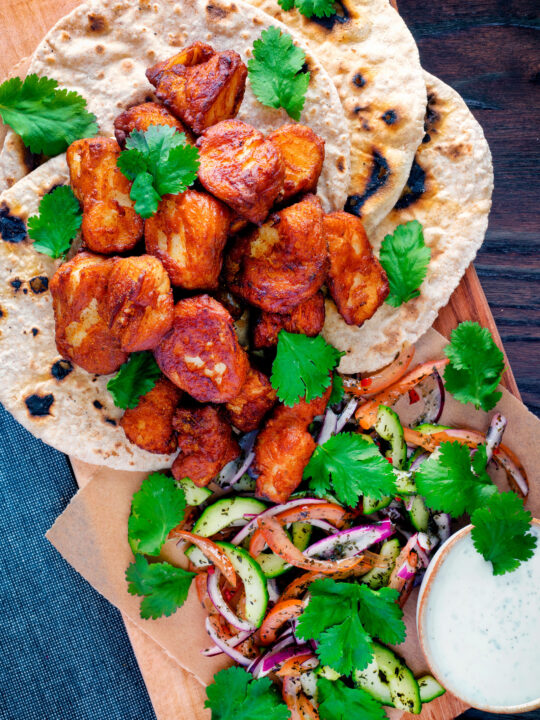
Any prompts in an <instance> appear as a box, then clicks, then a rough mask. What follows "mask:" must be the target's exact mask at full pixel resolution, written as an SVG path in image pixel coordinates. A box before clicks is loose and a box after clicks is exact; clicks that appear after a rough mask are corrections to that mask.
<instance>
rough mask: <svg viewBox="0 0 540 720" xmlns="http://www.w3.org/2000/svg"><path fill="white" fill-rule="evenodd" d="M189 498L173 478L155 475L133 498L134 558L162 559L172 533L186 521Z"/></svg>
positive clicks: (131, 535) (130, 534) (131, 534)
mask: <svg viewBox="0 0 540 720" xmlns="http://www.w3.org/2000/svg"><path fill="white" fill-rule="evenodd" d="M185 508H186V496H185V495H184V491H183V490H182V488H181V487H179V486H178V485H177V484H176V482H175V481H174V479H173V478H172V477H168V476H167V475H163V473H152V474H151V475H149V476H148V477H147V478H146V479H145V480H143V482H142V485H141V488H140V490H138V491H137V492H136V493H135V494H134V495H133V500H132V501H131V513H130V516H129V520H128V540H129V544H130V546H131V549H132V550H133V554H134V555H136V554H137V553H144V554H145V555H159V552H160V550H161V548H162V547H163V543H164V542H165V540H166V539H167V535H168V534H169V532H170V531H171V530H172V529H173V528H174V527H176V526H177V525H178V524H179V523H181V522H182V520H183V519H184V510H185Z"/></svg>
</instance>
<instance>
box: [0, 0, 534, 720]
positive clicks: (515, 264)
mask: <svg viewBox="0 0 540 720" xmlns="http://www.w3.org/2000/svg"><path fill="white" fill-rule="evenodd" d="M77 4H79V3H78V0H0V40H1V47H2V53H1V54H0V77H5V76H7V75H11V74H12V73H13V70H14V68H15V66H16V65H17V64H18V63H19V62H20V61H21V60H22V59H23V58H26V57H28V56H29V55H30V54H31V53H32V51H33V50H34V48H35V46H36V44H37V42H38V41H39V40H40V38H41V37H42V36H43V35H44V34H45V32H46V31H47V30H48V29H49V28H50V27H51V26H52V25H53V24H54V23H55V22H56V21H57V20H58V19H59V18H60V17H62V16H63V15H65V14H66V13H67V12H69V10H71V9H72V8H73V7H75V6H76V5H77ZM502 5H504V3H502V4H501V3H500V2H497V0H492V1H487V0H471V2H468V1H467V2H466V1H465V0H450V1H449V0H446V2H442V0H441V1H440V2H439V1H437V2H431V3H430V4H427V3H417V2H416V0H400V3H399V7H400V12H401V13H402V14H403V15H404V17H405V18H406V19H407V20H408V21H409V22H410V23H411V24H412V29H413V32H416V33H417V36H418V37H419V38H420V48H421V51H422V56H423V57H424V55H427V56H428V57H429V59H430V61H431V60H432V56H433V62H428V63H426V67H427V69H428V70H430V71H432V72H434V73H435V74H438V75H439V76H440V77H442V78H443V79H446V80H447V81H450V84H453V85H454V87H457V89H458V90H459V89H460V86H459V83H455V82H452V80H455V78H456V77H458V78H465V79H466V78H467V77H468V75H467V72H468V70H467V67H468V66H467V53H463V52H462V48H461V47H460V46H459V45H456V46H454V52H453V53H452V55H451V57H449V56H448V55H447V54H444V56H443V54H442V53H440V47H441V43H442V44H444V43H449V42H450V41H451V38H453V37H454V36H455V35H456V34H458V33H459V32H461V30H460V28H461V27H466V28H467V32H471V27H472V25H471V22H472V19H476V18H477V17H478V13H477V12H476V8H477V6H478V7H481V8H486V12H487V11H488V10H489V12H491V15H489V18H488V19H489V21H490V22H486V27H492V23H491V20H492V19H493V18H495V17H496V13H497V12H502V13H504V12H505V10H500V11H499V10H498V8H500V7H501V6H502ZM510 5H512V6H514V5H515V6H516V8H517V10H516V12H522V11H523V12H525V10H526V8H527V7H529V8H530V9H531V11H532V10H533V5H535V0H521V2H518V3H513V2H510ZM518 6H519V7H518ZM523 8H525V10H523ZM481 17H482V18H483V17H484V16H483V15H482V16H481ZM460 23H461V24H460ZM490 23H491V24H490ZM512 27H513V28H514V29H513V30H512V33H514V32H515V27H514V26H512ZM518 29H519V28H518ZM434 37H435V38H438V39H437V40H435V42H434V43H433V42H432V40H433V38H434ZM486 37H487V40H486ZM492 37H493V41H492V42H491V45H490V42H489V32H488V35H487V36H483V39H482V42H483V43H484V46H485V48H486V49H485V52H486V53H487V54H489V52H490V50H489V48H491V54H492V56H494V55H495V54H496V52H497V48H496V43H499V42H500V37H499V35H497V36H495V35H493V36H492ZM510 41H511V42H514V43H516V42H517V40H516V38H515V36H514V34H512V36H511V39H510ZM458 42H459V41H458ZM463 42H470V41H469V40H467V38H465V40H463ZM517 44H518V45H519V43H517ZM515 47H516V45H515V44H514V49H515ZM456 48H457V50H456ZM520 50H521V45H520ZM438 55H441V57H440V58H439V57H438ZM527 57H528V56H527ZM458 65H459V67H460V69H459V70H456V67H457V66H458ZM487 67H489V63H488V64H487ZM23 68H24V64H22V65H21V66H20V68H16V70H17V71H19V73H23V72H24V71H23ZM474 69H475V68H474V67H473V70H474ZM532 71H533V69H531V72H532ZM454 73H457V76H456V75H455V74H454ZM536 73H537V74H536V77H537V80H536V82H537V83H538V82H539V81H540V66H538V67H537V68H536ZM485 75H489V73H488V72H487V71H486V72H485V73H484V75H482V74H480V78H479V79H478V83H480V85H482V82H484V80H482V78H484V76H485ZM475 77H476V76H475ZM533 77H534V75H533ZM485 82H487V80H485ZM478 83H477V84H478ZM475 87H476V85H473V86H471V89H474V88H475ZM482 87H483V86H482ZM471 91H472V90H471ZM473 94H474V93H473ZM478 102H480V101H478ZM520 102H521V104H520V105H519V107H520V108H521V107H522V104H523V102H525V104H526V102H527V100H526V98H525V99H523V98H521V99H520ZM473 107H479V106H478V105H474V104H473ZM505 109H506V108H503V110H505ZM479 119H480V121H481V122H482V123H484V117H483V116H479ZM506 119H507V118H506ZM524 122H525V124H526V123H527V121H526V120H524ZM495 125H496V122H495V123H493V124H490V123H488V132H487V135H488V139H490V141H491V142H492V147H493V138H492V137H490V132H489V130H490V129H491V128H493V132H494V136H495V142H497V141H498V139H499V136H498V135H497V133H496V132H495V129H494V128H495ZM522 130H523V124H522V125H521V126H520V125H519V124H517V125H516V128H515V130H514V136H515V139H516V141H518V142H521V141H522V139H523V137H524V135H525V136H526V137H525V141H524V142H525V144H526V143H527V137H528V135H527V133H524V134H520V133H522ZM1 142H2V135H1V129H0V143H1ZM494 155H495V166H496V179H497V180H498V179H499V177H500V176H501V175H502V178H503V182H507V183H510V184H512V192H508V193H506V194H505V195H504V197H502V198H501V197H499V195H500V191H499V195H498V194H497V191H496V195H495V212H494V215H493V217H494V222H493V221H492V224H491V226H490V234H489V235H488V251H487V253H486V252H484V254H483V255H482V256H481V264H480V269H481V276H482V277H483V278H485V279H486V281H487V285H488V288H489V289H490V293H491V294H492V295H493V297H494V298H495V307H496V310H497V312H498V317H499V316H500V317H501V319H502V320H503V327H504V328H506V327H508V328H511V327H516V328H520V327H526V325H525V324H524V323H525V322H526V318H527V313H526V312H525V311H527V310H528V309H529V303H530V306H531V307H532V308H535V309H536V311H537V314H538V309H539V308H540V303H539V302H538V300H537V299H536V297H535V296H534V292H533V289H534V287H533V284H532V283H531V282H530V277H532V278H534V277H536V275H535V273H538V272H539V271H540V269H538V266H537V265H536V264H535V263H536V259H535V258H534V256H533V257H529V254H528V253H527V252H525V251H522V250H521V249H520V248H521V247H522V245H523V243H525V246H526V249H527V248H530V249H532V250H534V249H535V246H534V242H533V241H532V240H531V237H532V235H531V237H530V236H529V234H530V233H532V225H531V224H530V223H529V222H527V223H525V224H522V225H521V227H522V228H523V230H522V232H521V234H520V235H519V238H520V240H519V242H521V243H522V245H519V243H518V247H517V250H516V249H515V247H514V245H515V244H513V243H512V241H511V238H512V233H513V232H514V231H516V232H517V228H519V227H520V223H519V217H520V204H519V203H520V202H523V198H525V199H526V203H528V208H529V211H531V210H532V209H533V208H534V207H535V206H534V205H533V204H532V202H531V203H529V198H531V197H534V187H533V186H534V183H533V182H532V179H533V178H532V172H529V175H530V177H529V179H528V180H527V178H526V172H524V169H525V170H527V169H529V171H530V170H531V168H532V167H534V166H532V165H530V164H529V156H528V155H527V152H526V148H523V154H522V155H520V156H519V163H518V167H517V168H514V167H513V166H512V165H511V163H510V162H508V163H506V164H505V160H504V159H505V157H506V155H504V154H503V156H502V160H501V167H502V171H499V172H498V170H499V168H498V167H497V160H498V154H497V152H495V153H494ZM514 174H518V175H519V177H520V179H521V180H522V184H521V185H520V184H518V185H517V187H516V185H515V184H513V179H514ZM529 181H530V182H529ZM531 188H532V195H531ZM497 202H499V203H500V204H501V206H502V210H501V209H500V207H499V208H497ZM507 210H509V212H507ZM511 217H513V218H514V221H515V227H514V225H513V224H512V220H511ZM505 233H507V235H505ZM527 233H529V234H527ZM506 237H508V240H509V246H510V250H511V251H512V248H514V250H513V252H514V255H516V254H517V255H516V257H514V255H512V256H511V257H508V256H507V255H505V252H507V251H508V248H506V246H505V245H504V239H505V238H506ZM499 251H500V257H501V258H502V260H501V263H500V264H501V265H504V266H505V268H507V269H506V270H505V271H504V273H501V278H500V279H498V276H497V269H498V264H497V262H498V258H499ZM493 258H494V260H493ZM503 260H504V261H505V262H503ZM507 260H509V262H506V261H507ZM523 265H525V268H526V267H527V266H528V268H529V273H528V275H527V273H526V272H525V268H523ZM521 268H523V273H522V275H520V270H521ZM490 273H491V274H490ZM529 276H530V277H529ZM494 278H495V279H494ZM522 280H524V281H525V283H527V282H529V285H527V284H525V286H524V287H525V290H524V292H523V293H522V294H520V290H519V287H518V288H517V290H516V285H517V284H518V283H520V282H521V281H522ZM501 283H502V284H504V283H506V284H507V285H508V287H506V286H504V289H502V285H501ZM501 290H502V292H501ZM501 298H502V299H501ZM503 302H504V303H505V304H501V303H503ZM509 311H511V312H509ZM514 311H516V314H517V315H518V317H514ZM504 313H506V315H505V314H504ZM509 315H512V317H509ZM465 319H477V320H479V321H480V322H481V323H482V324H483V325H485V326H487V327H489V328H490V330H491V331H492V332H493V334H494V336H495V337H496V339H497V340H498V342H499V343H500V336H499V333H498V331H497V327H496V325H495V321H494V319H493V315H492V314H491V312H490V309H489V306H488V304H487V301H486V298H485V295H484V292H483V290H482V287H481V285H480V282H479V280H478V276H477V273H476V272H475V270H474V268H473V267H470V268H469V269H468V271H467V273H466V275H465V276H464V278H463V280H462V282H461V284H460V286H459V288H458V289H457V290H456V292H455V293H454V295H453V296H452V298H451V300H450V302H449V304H448V306H447V307H446V308H444V309H443V310H442V311H441V313H440V314H439V318H438V320H437V323H436V327H437V329H438V330H439V331H440V332H442V333H443V334H445V335H447V336H448V334H449V332H450V331H451V329H452V328H453V327H455V326H456V324H457V322H459V321H461V320H465ZM505 321H506V324H504V322H505ZM512 321H514V323H515V324H514V325H513V324H512ZM519 323H521V324H519ZM537 335H538V333H537ZM535 337H536V336H535ZM505 339H506V340H507V341H510V342H511V347H512V353H511V359H512V360H513V361H514V360H515V359H516V360H517V363H518V367H519V371H520V372H519V375H518V376H519V377H521V376H522V374H523V376H524V377H526V378H527V381H526V382H527V383H528V384H526V385H525V387H526V390H527V393H528V395H530V396H531V397H532V398H533V401H534V402H533V403H532V405H533V408H534V409H538V408H540V386H538V387H537V386H536V385H535V384H534V382H536V380H534V381H530V380H529V379H528V378H529V377H530V374H529V370H528V367H527V362H526V358H525V354H524V353H522V352H521V349H520V348H521V346H520V345H519V344H518V343H517V342H516V343H515V342H513V338H512V336H511V335H508V334H506V335H505ZM532 377H533V378H534V376H532ZM503 382H504V384H505V385H506V387H507V388H508V389H509V390H510V391H511V392H513V393H514V394H515V395H518V396H519V392H518V388H517V385H516V381H515V379H514V376H513V374H512V371H511V370H510V368H509V369H508V371H507V373H506V375H505V377H504V379H503ZM531 382H532V384H531ZM72 465H73V468H74V471H75V474H76V477H77V480H78V482H79V484H80V485H83V484H85V483H86V482H88V481H89V480H90V478H91V476H92V474H93V472H95V468H94V467H93V466H90V465H87V464H85V463H81V462H80V461H77V460H73V461H72ZM126 628H127V631H128V634H129V637H130V640H131V643H132V645H133V649H134V651H135V654H136V656H137V659H138V662H139V665H140V668H141V672H142V675H143V677H144V680H145V682H146V685H147V687H148V691H149V694H150V697H151V699H152V703H153V705H154V709H155V712H156V715H157V717H158V720H188V718H189V720H207V719H208V718H209V713H208V712H207V711H205V710H204V709H203V702H204V690H203V688H202V687H201V686H200V685H199V684H198V683H197V682H196V681H195V680H194V679H193V678H192V677H191V675H189V673H187V672H185V671H184V670H182V669H181V668H180V667H178V665H177V664H176V663H175V662H174V661H173V660H171V659H170V658H169V657H167V656H166V655H165V654H164V653H163V652H162V651H161V649H160V648H159V647H158V646H157V645H156V644H155V643H154V642H153V641H152V640H151V639H150V638H149V637H148V636H147V635H146V634H145V633H144V632H142V631H141V630H140V629H139V628H137V627H135V626H134V625H133V624H132V623H130V622H129V621H126ZM464 709H465V706H464V705H463V703H461V702H460V701H458V700H456V699H455V698H452V697H450V696H448V695H445V696H443V697H442V698H439V699H438V700H436V701H434V702H433V703H431V704H430V705H428V706H426V708H425V709H424V710H423V712H422V715H421V718H422V719H425V720H450V718H454V717H456V716H457V715H458V714H459V713H461V712H462V711H463V710H464ZM406 717H407V720H409V718H413V717H418V716H406Z"/></svg>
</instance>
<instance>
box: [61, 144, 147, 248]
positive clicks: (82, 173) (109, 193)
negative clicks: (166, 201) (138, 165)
mask: <svg viewBox="0 0 540 720" xmlns="http://www.w3.org/2000/svg"><path fill="white" fill-rule="evenodd" d="M119 155H120V147H119V145H118V143H117V142H116V140H114V139H113V138H104V137H95V138H86V139H84V140H76V141H75V142H73V143H71V145H70V146H69V147H68V149H67V153H66V159H67V163H68V166H69V174H70V179H71V187H72V188H73V192H74V194H75V196H76V198H77V199H78V200H79V201H80V202H81V203H82V206H83V220H82V228H81V231H82V236H83V239H84V243H85V246H86V247H87V248H88V249H89V250H92V251H93V252H97V253H103V254H105V255H111V254H112V253H116V252H125V251H126V250H131V249H132V248H133V247H135V245H136V244H137V242H138V241H139V240H140V239H141V237H142V234H143V219H142V218H141V217H139V216H138V215H137V213H136V212H135V209H134V205H135V204H134V202H133V201H132V200H131V199H130V197H129V193H130V190H131V182H130V181H129V180H128V179H127V177H125V176H124V175H123V174H122V173H121V172H120V170H119V169H118V168H117V167H116V161H117V160H118V156H119Z"/></svg>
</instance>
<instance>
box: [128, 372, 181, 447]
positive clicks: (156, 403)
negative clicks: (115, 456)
mask: <svg viewBox="0 0 540 720" xmlns="http://www.w3.org/2000/svg"><path fill="white" fill-rule="evenodd" d="M181 397H182V391H181V390H179V389H178V388H177V387H176V385H173V383H172V382H171V381H170V380H167V378H166V377H163V376H162V377H160V378H159V379H158V381H157V382H156V384H155V385H154V387H153V388H152V390H150V391H149V392H147V393H146V394H145V395H142V396H141V398H140V399H139V404H138V405H137V407H134V408H128V409H127V410H126V411H125V413H124V414H123V416H122V418H121V419H120V426H121V428H122V429H123V431H124V432H125V434H126V437H127V439H128V440H129V441H130V442H132V443H133V444H134V445H137V446H138V447H140V448H142V449H143V450H146V451H147V452H151V453H160V454H163V455H167V454H169V453H173V452H175V451H176V448H177V442H176V434H175V432H174V428H173V416H174V413H175V411H176V408H177V407H178V403H179V402H180V398H181Z"/></svg>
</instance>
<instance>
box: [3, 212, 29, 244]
mask: <svg viewBox="0 0 540 720" xmlns="http://www.w3.org/2000/svg"><path fill="white" fill-rule="evenodd" d="M0 236H1V237H2V240H3V241H4V242H10V243H20V242H23V241H24V240H26V238H27V234H26V225H25V223H24V220H22V219H21V218H20V217H17V215H12V214H11V212H10V209H9V207H8V206H7V204H6V203H2V206H1V207H0Z"/></svg>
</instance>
